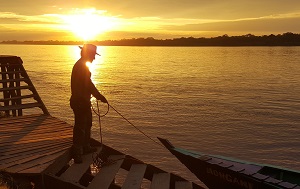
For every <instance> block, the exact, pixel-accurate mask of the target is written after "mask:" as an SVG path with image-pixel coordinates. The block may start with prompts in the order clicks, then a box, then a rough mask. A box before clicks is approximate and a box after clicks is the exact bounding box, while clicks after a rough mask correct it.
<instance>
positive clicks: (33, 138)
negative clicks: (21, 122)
mask: <svg viewBox="0 0 300 189" xmlns="http://www.w3.org/2000/svg"><path fill="white" fill-rule="evenodd" d="M72 136H73V131H72V130H66V131H65V132H60V133H57V132H54V131H53V132H52V133H43V134H28V135H17V136H12V137H2V138H1V139H0V142H1V143H8V144H9V143H15V144H19V143H28V142H37V141H41V140H50V139H52V140H54V139H55V140H57V139H61V138H69V137H72Z"/></svg>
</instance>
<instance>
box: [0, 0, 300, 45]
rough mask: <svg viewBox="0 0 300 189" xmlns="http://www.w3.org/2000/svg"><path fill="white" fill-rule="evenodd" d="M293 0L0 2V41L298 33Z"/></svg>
mask: <svg viewBox="0 0 300 189" xmlns="http://www.w3.org/2000/svg"><path fill="white" fill-rule="evenodd" d="M299 23H300V1H299V0H286V1H282V0H248V1H246V0H226V1H224V0H209V1H208V0H189V1H187V0H176V1H171V0H159V1H154V0H143V1H141V0H128V1H124V0H64V1H59V0H30V1H24V0H9V1H7V0H0V41H3V40H62V41H67V40H106V39H124V38H138V37H154V38H157V39H166V38H176V37H190V36H193V37H214V36H220V35H224V34H228V35H229V36H232V35H244V34H248V33H251V34H254V35H269V34H279V33H285V32H293V33H300V24H299Z"/></svg>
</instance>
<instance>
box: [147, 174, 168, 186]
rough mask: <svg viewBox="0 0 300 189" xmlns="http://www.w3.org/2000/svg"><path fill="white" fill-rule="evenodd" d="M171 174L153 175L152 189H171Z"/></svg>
mask: <svg viewBox="0 0 300 189" xmlns="http://www.w3.org/2000/svg"><path fill="white" fill-rule="evenodd" d="M170 182H171V176H170V173H156V174H154V175H153V179H152V182H151V187H150V189H170Z"/></svg>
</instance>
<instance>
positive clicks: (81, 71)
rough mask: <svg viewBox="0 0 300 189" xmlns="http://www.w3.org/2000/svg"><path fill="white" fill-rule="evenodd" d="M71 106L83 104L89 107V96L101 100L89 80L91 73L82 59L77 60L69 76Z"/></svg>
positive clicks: (100, 96)
mask: <svg viewBox="0 0 300 189" xmlns="http://www.w3.org/2000/svg"><path fill="white" fill-rule="evenodd" d="M71 92H72V96H71V104H72V103H75V104H78V103H84V104H87V105H89V106H90V99H91V95H93V96H94V97H95V98H96V99H98V100H101V99H102V98H103V96H102V95H101V94H100V93H99V91H98V90H97V88H96V87H95V85H94V84H93V82H92V80H91V72H90V70H89V68H88V67H87V66H86V62H85V61H84V60H83V59H79V60H78V61H77V62H76V63H75V65H74V67H73V70H72V76H71Z"/></svg>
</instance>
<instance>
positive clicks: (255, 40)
mask: <svg viewBox="0 0 300 189" xmlns="http://www.w3.org/2000/svg"><path fill="white" fill-rule="evenodd" d="M1 43H2V44H43V45H81V44H83V43H84V42H83V41H53V40H49V41H15V40H13V41H2V42H1ZM90 43H93V44H95V45H99V46H300V34H295V33H291V32H287V33H283V34H278V35H274V34H271V35H263V36H255V35H252V34H247V35H242V36H228V35H227V34H225V35H223V36H218V37H211V38H204V37H201V38H194V37H181V38H174V39H154V38H153V37H148V38H132V39H121V40H105V41H90Z"/></svg>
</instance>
